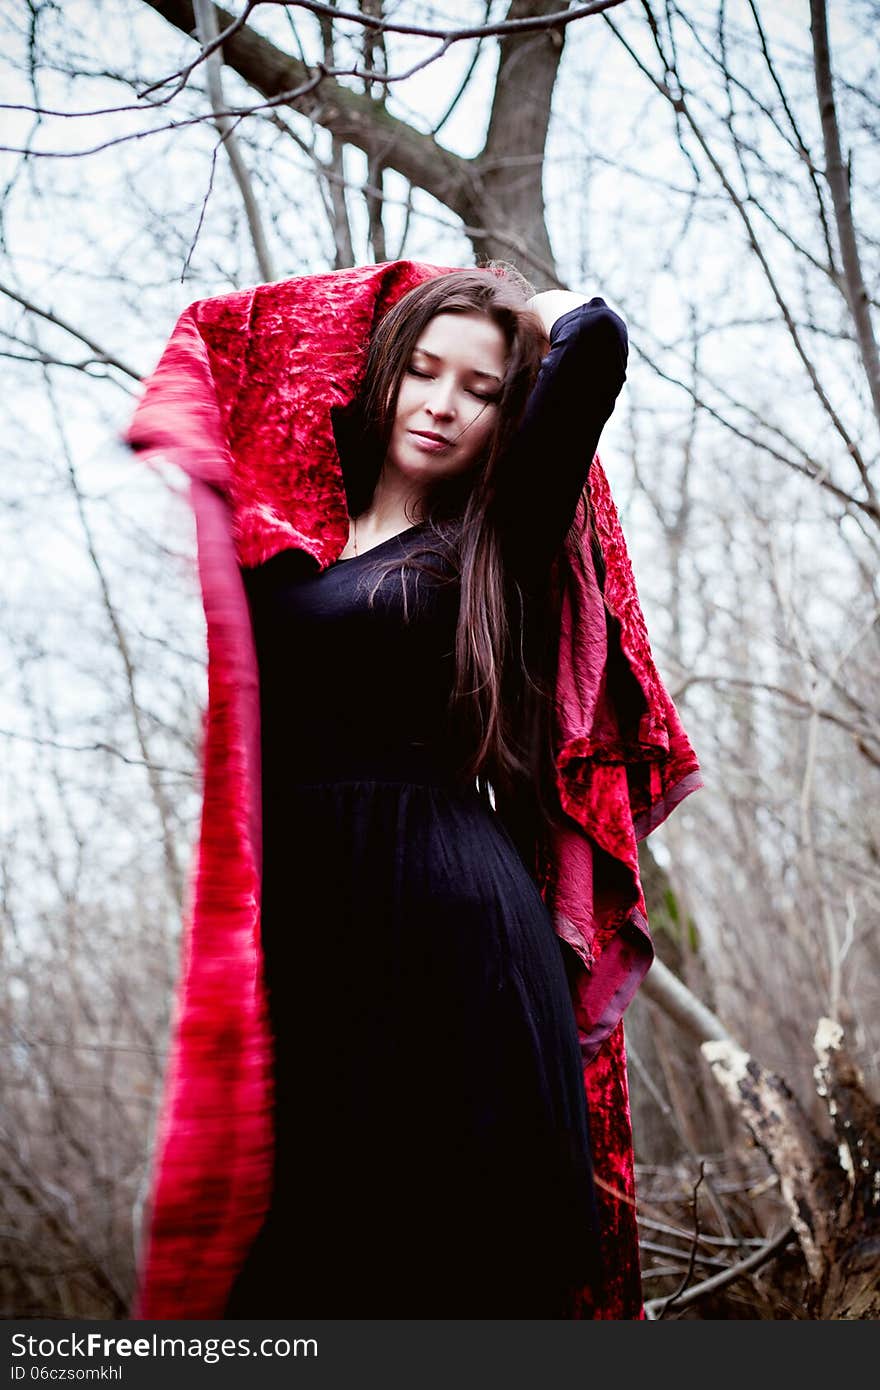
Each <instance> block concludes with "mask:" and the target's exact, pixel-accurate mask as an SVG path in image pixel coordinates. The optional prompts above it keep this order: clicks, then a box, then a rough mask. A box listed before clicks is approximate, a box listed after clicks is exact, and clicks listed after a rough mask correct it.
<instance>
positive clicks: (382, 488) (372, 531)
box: [358, 473, 424, 536]
mask: <svg viewBox="0 0 880 1390" xmlns="http://www.w3.org/2000/svg"><path fill="white" fill-rule="evenodd" d="M423 496H424V494H423V492H422V491H421V490H420V489H417V488H413V487H412V484H407V482H406V480H405V479H404V478H400V479H397V478H393V477H391V478H390V477H388V476H387V475H386V474H384V473H380V475H379V481H378V482H377V483H376V488H375V491H374V493H373V498H372V501H371V502H370V505H369V507H367V509H366V511H364V512H361V514H360V516H359V517H358V533H359V534H360V535H363V536H367V535H371V536H372V535H375V536H380V535H387V534H393V533H394V532H395V531H401V530H403V528H404V527H405V526H410V525H412V524H413V522H417V521H422V520H424V511H423V508H422V502H423Z"/></svg>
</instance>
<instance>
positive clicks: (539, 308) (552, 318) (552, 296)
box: [527, 290, 587, 338]
mask: <svg viewBox="0 0 880 1390" xmlns="http://www.w3.org/2000/svg"><path fill="white" fill-rule="evenodd" d="M586 302H587V296H586V295H585V294H574V293H573V292H572V291H571V290H543V291H542V292H541V294H533V295H532V297H531V299H530V300H529V301H528V306H527V307H528V308H529V309H534V311H535V313H536V314H537V315H538V317H539V318H540V320H541V322H542V323H543V325H544V332H545V333H546V334H547V337H548V338H549V337H550V329H551V328H552V327H553V325H554V323H555V322H556V320H557V319H559V318H562V315H563V314H567V313H568V312H569V310H571V309H576V308H577V306H578V305H579V304H586Z"/></svg>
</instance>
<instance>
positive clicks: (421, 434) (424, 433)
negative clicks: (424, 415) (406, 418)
mask: <svg viewBox="0 0 880 1390" xmlns="http://www.w3.org/2000/svg"><path fill="white" fill-rule="evenodd" d="M410 434H414V435H415V436H416V438H417V439H430V440H431V441H432V442H433V443H434V444H448V443H449V442H450V441H449V440H448V439H447V438H446V436H445V435H443V434H435V433H434V431H433V430H410Z"/></svg>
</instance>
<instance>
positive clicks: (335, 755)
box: [266, 742, 475, 790]
mask: <svg viewBox="0 0 880 1390" xmlns="http://www.w3.org/2000/svg"><path fill="white" fill-rule="evenodd" d="M266 774H267V778H268V779H269V780H275V779H278V780H279V781H280V782H282V783H283V784H285V785H288V786H289V785H291V784H294V785H296V784H314V783H326V782H360V781H364V782H415V783H425V784H427V785H431V786H435V785H436V786H442V787H454V788H458V789H459V790H462V789H465V788H467V787H470V786H474V785H475V780H474V779H467V778H464V777H463V776H462V774H461V771H460V769H459V767H458V766H457V764H456V761H455V759H454V758H453V757H452V756H451V755H450V753H449V751H448V750H447V749H442V748H438V747H436V746H432V745H428V744H398V745H395V746H393V747H388V746H384V747H382V746H376V747H372V746H369V745H365V744H363V743H361V744H359V745H358V746H357V747H350V746H348V747H347V746H345V745H342V744H339V743H338V742H337V743H334V744H332V745H330V746H328V744H327V743H321V744H320V746H316V747H315V748H313V749H312V748H297V749H296V750H290V751H289V752H288V753H287V754H286V756H285V757H284V759H283V766H281V765H279V761H278V759H277V758H273V759H272V765H271V766H270V767H268V768H267V769H266Z"/></svg>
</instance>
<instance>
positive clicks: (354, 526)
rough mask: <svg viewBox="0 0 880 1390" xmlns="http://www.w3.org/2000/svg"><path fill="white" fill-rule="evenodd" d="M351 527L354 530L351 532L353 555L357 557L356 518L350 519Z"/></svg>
mask: <svg viewBox="0 0 880 1390" xmlns="http://www.w3.org/2000/svg"><path fill="white" fill-rule="evenodd" d="M352 526H353V528H354V532H353V536H352V540H353V543H354V553H355V555H357V553H358V524H357V517H353V518H352Z"/></svg>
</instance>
